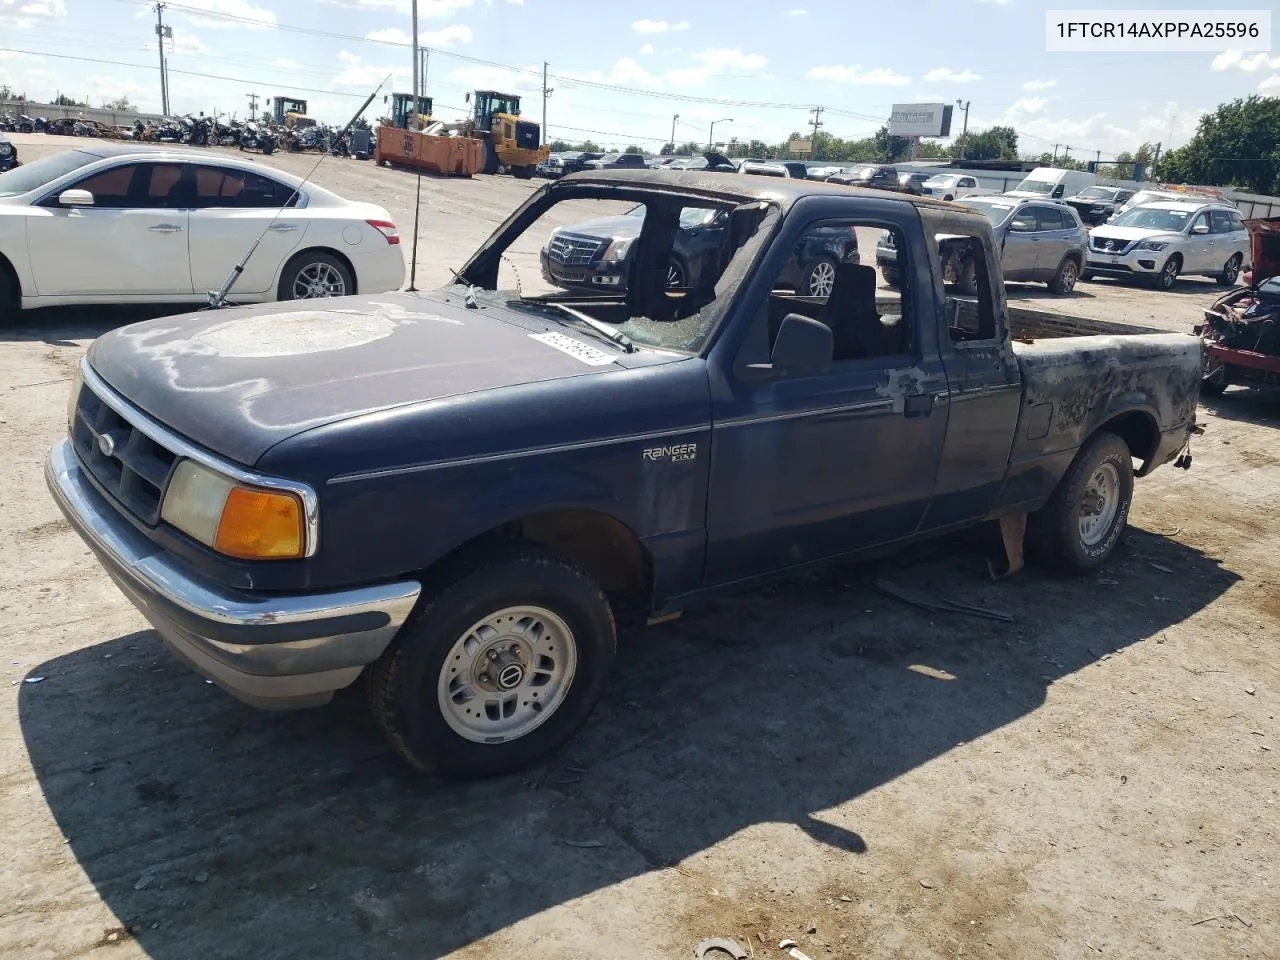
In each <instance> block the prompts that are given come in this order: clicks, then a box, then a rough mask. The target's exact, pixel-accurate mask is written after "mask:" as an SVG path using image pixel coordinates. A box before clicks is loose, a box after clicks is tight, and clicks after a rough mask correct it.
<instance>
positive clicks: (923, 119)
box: [889, 103, 953, 137]
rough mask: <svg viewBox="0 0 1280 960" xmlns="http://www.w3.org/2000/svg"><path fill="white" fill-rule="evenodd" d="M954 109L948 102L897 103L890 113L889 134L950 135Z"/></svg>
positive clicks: (909, 135) (896, 135)
mask: <svg viewBox="0 0 1280 960" xmlns="http://www.w3.org/2000/svg"><path fill="white" fill-rule="evenodd" d="M952 109H953V108H952V106H951V105H950V104H946V103H895V104H894V105H893V106H892V107H891V108H890V113H889V135H890V136H893V137H948V136H950V135H951V111H952Z"/></svg>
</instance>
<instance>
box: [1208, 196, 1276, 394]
mask: <svg viewBox="0 0 1280 960" xmlns="http://www.w3.org/2000/svg"><path fill="white" fill-rule="evenodd" d="M1244 225H1245V227H1246V228H1248V231H1249V239H1250V243H1251V247H1252V259H1253V270H1252V271H1250V272H1249V273H1248V274H1246V275H1245V286H1243V287H1240V288H1239V289H1236V290H1232V291H1231V292H1230V293H1228V294H1226V295H1225V296H1223V297H1221V298H1220V299H1218V300H1217V301H1216V302H1215V303H1214V304H1213V306H1211V307H1209V309H1207V310H1206V311H1205V313H1204V318H1205V322H1204V323H1203V324H1202V325H1201V326H1199V327H1197V328H1196V332H1197V333H1199V334H1200V335H1201V336H1202V337H1204V339H1205V341H1206V342H1207V348H1208V354H1209V369H1208V371H1207V372H1206V375H1205V380H1204V383H1203V384H1202V386H1201V390H1202V392H1204V393H1207V394H1219V393H1222V391H1223V390H1225V389H1226V388H1227V387H1228V386H1230V385H1231V384H1233V383H1234V384H1240V385H1242V386H1255V387H1268V386H1269V387H1274V386H1280V217H1272V218H1270V219H1266V220H1248V221H1245V224H1244Z"/></svg>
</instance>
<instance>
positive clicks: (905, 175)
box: [898, 170, 929, 197]
mask: <svg viewBox="0 0 1280 960" xmlns="http://www.w3.org/2000/svg"><path fill="white" fill-rule="evenodd" d="M928 180H929V174H927V173H912V172H909V171H906V170H904V171H902V172H901V173H899V174H898V189H899V190H901V191H902V192H903V193H910V194H913V195H914V196H917V197H922V196H924V185H925V183H926V182H927V181H928Z"/></svg>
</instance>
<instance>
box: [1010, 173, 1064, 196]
mask: <svg viewBox="0 0 1280 960" xmlns="http://www.w3.org/2000/svg"><path fill="white" fill-rule="evenodd" d="M1058 186H1059V184H1058V181H1056V180H1032V179H1031V178H1030V177H1027V178H1026V179H1025V180H1023V181H1022V182H1021V183H1020V184H1018V185H1017V186H1016V187H1014V189H1013V192H1015V193H1032V194H1035V195H1036V196H1037V197H1047V196H1049V195H1050V194H1052V193H1053V191H1054V190H1056V189H1057V188H1058Z"/></svg>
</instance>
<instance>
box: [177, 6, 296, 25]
mask: <svg viewBox="0 0 1280 960" xmlns="http://www.w3.org/2000/svg"><path fill="white" fill-rule="evenodd" d="M182 5H183V7H185V8H188V9H184V10H178V11H174V12H175V13H180V14H181V15H182V16H184V17H186V18H187V19H188V20H190V21H191V22H192V23H194V24H197V25H198V26H201V27H215V28H221V29H230V28H233V27H247V28H248V29H250V30H262V29H264V28H266V27H272V26H275V23H276V12H275V11H274V10H270V9H268V8H267V7H259V6H255V5H254V4H253V2H252V0H183V4H182ZM196 11H201V12H196ZM206 14H208V15H206ZM217 14H221V16H217Z"/></svg>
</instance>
